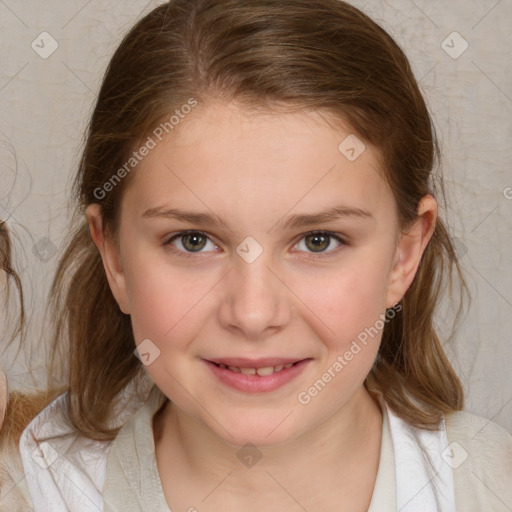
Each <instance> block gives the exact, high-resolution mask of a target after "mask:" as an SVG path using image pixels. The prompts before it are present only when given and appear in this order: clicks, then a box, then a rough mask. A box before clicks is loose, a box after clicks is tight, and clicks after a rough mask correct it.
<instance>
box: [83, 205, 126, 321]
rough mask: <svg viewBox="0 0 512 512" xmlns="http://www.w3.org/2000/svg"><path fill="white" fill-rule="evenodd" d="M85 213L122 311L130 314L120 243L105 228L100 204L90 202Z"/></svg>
mask: <svg viewBox="0 0 512 512" xmlns="http://www.w3.org/2000/svg"><path fill="white" fill-rule="evenodd" d="M85 215H86V217H87V222H88V224H89V231H90V233H91V237H92V239H93V241H94V244H95V245H96V247H97V248H98V251H99V252H100V254H101V259H102V261H103V267H104V268H105V273H106V274H107V279H108V284H109V286H110V289H111V290H112V294H113V295H114V298H115V299H116V301H117V303H118V304H119V307H120V308H121V311H122V312H123V313H125V314H127V315H128V314H130V308H129V301H128V294H127V292H126V278H125V275H124V271H123V266H122V263H121V257H120V251H119V245H118V244H117V243H116V241H115V240H112V237H111V236H110V235H109V234H108V233H106V232H105V230H104V229H103V218H102V215H101V207H100V205H99V204H97V203H94V204H90V205H89V206H88V207H87V209H86V211H85Z"/></svg>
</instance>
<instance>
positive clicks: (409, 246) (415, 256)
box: [386, 195, 437, 308]
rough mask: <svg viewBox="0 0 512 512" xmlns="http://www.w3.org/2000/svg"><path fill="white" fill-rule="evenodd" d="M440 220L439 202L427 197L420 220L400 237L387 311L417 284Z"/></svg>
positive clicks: (420, 204)
mask: <svg viewBox="0 0 512 512" xmlns="http://www.w3.org/2000/svg"><path fill="white" fill-rule="evenodd" d="M436 220H437V202H436V200H435V199H434V198H433V197H432V196H430V195H427V196H424V197H423V198H422V199H421V201H420V203H419V205H418V216H417V218H416V220H415V221H414V222H413V223H412V224H411V226H409V227H408V228H407V229H406V230H405V231H403V232H402V233H400V237H399V240H398V244H397V249H396V254H395V260H394V263H393V268H392V270H391V273H390V281H389V286H388V295H387V299H386V307H387V308H391V307H393V306H394V305H395V304H397V303H398V302H400V300H401V299H402V297H403V296H404V295H405V292H406V291H407V289H408V288H409V286H410V285H411V283H412V282H413V280H414V276H415V275H416V272H417V270H418V267H419V264H420V261H421V257H422V255H423V251H424V250H425V248H426V246H427V244H428V242H429V240H430V239H431V237H432V234H433V233H434V228H435V225H436Z"/></svg>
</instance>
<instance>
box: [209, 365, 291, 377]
mask: <svg viewBox="0 0 512 512" xmlns="http://www.w3.org/2000/svg"><path fill="white" fill-rule="evenodd" d="M212 362H213V361H212ZM299 362H300V361H296V362H295V363H286V364H277V365H275V366H261V367H259V368H255V367H243V366H242V367H241V366H234V365H226V364H224V363H219V364H217V363H215V362H213V364H215V365H216V366H218V367H219V368H222V369H224V370H225V369H228V370H230V371H232V372H235V373H243V374H244V375H259V376H260V377H267V376H268V375H272V374H274V373H279V372H281V371H283V370H287V369H288V368H291V367H292V366H294V365H296V364H297V363H299Z"/></svg>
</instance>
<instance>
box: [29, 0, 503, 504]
mask: <svg viewBox="0 0 512 512" xmlns="http://www.w3.org/2000/svg"><path fill="white" fill-rule="evenodd" d="M437 152H438V150H437V144H436V141H435V136H434V133H433V127H432V123H431V120H430V118H429V114H428V110H427V108H426V106H425V103H424V100H423V98H422V96H421V94H420V92H419V89H418V85H417V83H416V81H415V79H414V77H413V75H412V72H411V69H410V66H409V64H408V61H407V59H406V57H405V56H404V54H403V53H402V51H401V50H400V48H399V47H398V46H397V45H396V43H395V42H394V41H393V40H392V39H391V38H390V36H389V35H388V34H387V33H385V32H384V31H383V30H382V29H381V28H380V27H379V26H378V25H376V24H375V23H374V22H373V21H371V20H370V19H369V18H368V17H367V16H365V15H364V14H363V13H361V12H360V11H358V10H357V9H355V8H353V7H351V6H350V5H349V4H346V3H344V2H341V1H339V0H318V1H316V2H314V3H311V2H309V1H305V0H279V1H278V0H247V1H245V2H237V1H234V0H208V1H206V0H172V1H170V2H169V3H167V4H165V5H162V6H160V7H158V8H156V9H155V10H153V11H152V12H151V13H150V14H149V15H147V16H146V17H145V18H144V19H143V20H141V21H140V22H139V23H138V24H137V25H136V26H135V27H134V28H133V29H132V30H131V31H130V32H129V34H128V35H127V36H126V37H125V39H124V41H123V42H122V43H121V45H120V47H119V48H118V50H117V51H116V53H115V55H114V57H113V58H112V61H111V62H110V65H109V68H108V71H107V73H106V76H105V79H104V82H103V85H102V88H101V91H100V93H99V98H98V101H97V104H96V107H95V110H94V113H93V117H92V120H91V123H90V126H89V129H88V134H87V143H86V147H85V150H84V153H83V158H82V161H81V165H80V169H79V172H78V174H77V177H76V194H77V201H78V204H79V207H78V210H77V212H78V217H77V223H76V227H75V231H74V232H73V233H72V238H71V239H70V241H69V245H68V247H67V251H66V252H65V254H64V255H63V257H62V259H61V261H60V265H59V268H58V271H57V275H56V277H55V281H54V283H53V287H52V306H53V308H54V315H55V316H54V318H55V322H56V324H55V333H56V334H55V345H54V350H53V355H52V359H53V361H54V369H56V368H57V367H58V362H59V361H62V360H63V359H64V360H67V364H66V369H67V370H68V371H69V374H67V375H65V377H66V379H68V382H69V388H68V390H67V391H66V392H65V393H63V394H61V395H60V396H59V397H58V398H57V399H56V400H54V401H52V403H51V404H50V405H49V406H48V407H46V408H45V409H44V410H43V411H42V412H41V413H40V414H39V415H38V416H37V417H36V418H35V419H34V420H33V421H32V422H31V423H30V425H29V426H28V427H27V428H26V429H25V431H24V433H23V435H22V439H21V441H20V450H21V457H22V460H23V465H24V468H25V474H26V479H27V484H28V487H29V490H30V494H31V498H32V502H33V506H34V510H36V511H52V512H56V511H66V510H71V511H97V510H103V511H121V510H123V511H132V510H133V511H135V510H137V511H139V510H144V511H148V510H151V511H166V510H172V511H173V512H176V511H200V512H203V511H218V510H222V511H227V512H230V511H234V510H244V511H255V510H266V511H270V512H272V511H277V510H279V511H283V510H286V511H290V512H291V511H300V510H302V511H304V510H307V511H314V510H330V511H331V510H332V511H334V510H340V509H341V510H346V511H366V510H371V511H379V512H382V511H388V510H401V511H414V512H421V511H424V512H432V511H443V512H452V511H455V510H464V511H466V510H493V511H498V510H510V508H511V507H512V494H511V493H512V491H511V489H512V485H510V484H511V482H512V438H511V436H510V435H509V434H508V433H507V432H505V431H504V430H503V429H501V428H500V427H498V426H497V425H494V424H493V423H491V422H489V421H487V420H483V419H480V418H477V417H475V416H471V415H468V414H466V413H463V412H460V411H461V409H462V407H463V393H462V388H461V384H460V382H459V380H458V378H457V376H456V375H455V373H454V371H453V369H452V367H451V366H450V363H449V362H448V360H447V358H446V355H445V353H444V350H443V347H442V344H441V342H440V340H439V339H438V337H437V335H436V332H435V329H434V321H433V315H434V311H435V306H436V304H437V302H438V299H439V297H440V296H441V294H442V293H444V291H445V290H451V288H452V282H454V281H455V280H456V278H460V280H461V283H462V285H463V281H462V278H461V276H460V269H459V266H458V263H457V260H456V256H455V253H454V250H453V245H452V242H451V239H450V236H449V234H448V232H447V230H446V228H445V225H444V224H443V222H442V220H441V219H440V218H439V216H438V208H437V202H436V199H435V196H436V191H435V190H434V188H433V173H434V171H435V164H436V157H437ZM454 272H455V275H454ZM134 349H135V350H134ZM313 491H315V492H313Z"/></svg>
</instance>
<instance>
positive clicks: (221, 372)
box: [204, 359, 311, 393]
mask: <svg viewBox="0 0 512 512" xmlns="http://www.w3.org/2000/svg"><path fill="white" fill-rule="evenodd" d="M310 361H311V359H303V360H302V361H299V362H297V363H296V364H294V365H293V366H290V368H283V369H282V370H281V371H280V372H274V373H273V374H272V375H266V376H263V377H261V376H259V375H245V374H243V373H237V372H233V371H231V370H229V369H228V368H221V367H220V366H217V365H216V364H215V363H212V362H211V361H206V360H204V362H205V363H206V364H207V366H208V367H209V368H210V370H211V371H212V372H213V374H214V375H215V376H216V377H217V378H218V379H219V380H220V381H221V382H222V383H224V384H226V385H227V386H229V387H231V388H234V389H236V390H238V391H244V392H246V393H264V392H269V391H274V390H276V389H278V388H280V387H281V386H284V385H285V384H287V383H288V382H290V381H291V380H292V379H294V378H295V377H297V376H298V375H299V374H300V373H301V372H302V371H303V370H304V368H305V367H306V365H307V364H308V363H309V362H310Z"/></svg>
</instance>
